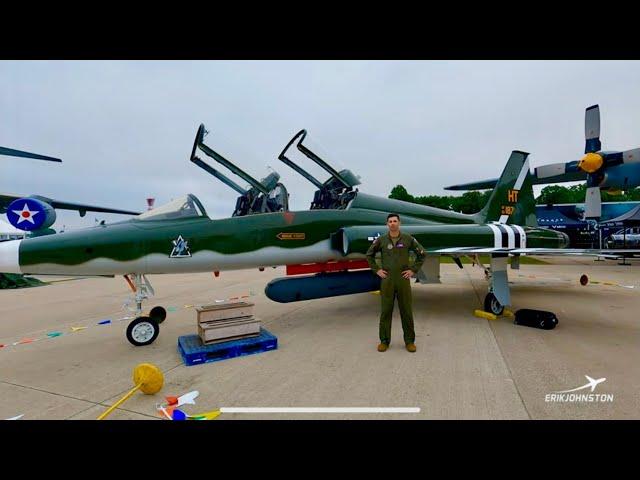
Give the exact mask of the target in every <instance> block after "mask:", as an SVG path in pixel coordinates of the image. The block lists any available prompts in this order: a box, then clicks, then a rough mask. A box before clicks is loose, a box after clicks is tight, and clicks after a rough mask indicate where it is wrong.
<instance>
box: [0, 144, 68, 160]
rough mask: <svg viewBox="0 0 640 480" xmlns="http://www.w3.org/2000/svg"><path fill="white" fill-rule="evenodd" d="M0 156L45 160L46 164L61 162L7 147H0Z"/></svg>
mask: <svg viewBox="0 0 640 480" xmlns="http://www.w3.org/2000/svg"><path fill="white" fill-rule="evenodd" d="M0 155H7V156H9V157H22V158H33V159H35V160H46V161H48V162H62V160H60V159H59V158H54V157H47V156H46V155H39V154H37V153H31V152H25V151H23V150H14V149H13V148H7V147H0Z"/></svg>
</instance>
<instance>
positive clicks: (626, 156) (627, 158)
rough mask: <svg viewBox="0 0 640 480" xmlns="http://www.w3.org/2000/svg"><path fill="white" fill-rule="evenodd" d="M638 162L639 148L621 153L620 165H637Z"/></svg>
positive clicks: (639, 157) (639, 156) (639, 160)
mask: <svg viewBox="0 0 640 480" xmlns="http://www.w3.org/2000/svg"><path fill="white" fill-rule="evenodd" d="M638 162H640V148H634V149H633V150H627V151H626V152H622V163H638Z"/></svg>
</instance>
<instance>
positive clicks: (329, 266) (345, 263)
mask: <svg viewBox="0 0 640 480" xmlns="http://www.w3.org/2000/svg"><path fill="white" fill-rule="evenodd" d="M363 268H369V264H368V263H367V261H366V260H341V261H338V262H326V263H303V264H301V265H287V275H302V274H304V273H318V272H339V271H342V270H361V269H363Z"/></svg>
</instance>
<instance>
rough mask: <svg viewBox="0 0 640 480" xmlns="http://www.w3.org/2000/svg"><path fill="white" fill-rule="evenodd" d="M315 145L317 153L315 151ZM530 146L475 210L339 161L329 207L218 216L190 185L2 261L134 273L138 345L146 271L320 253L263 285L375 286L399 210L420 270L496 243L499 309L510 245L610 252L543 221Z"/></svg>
mask: <svg viewBox="0 0 640 480" xmlns="http://www.w3.org/2000/svg"><path fill="white" fill-rule="evenodd" d="M305 135H306V132H305V131H304V130H303V131H301V132H300V133H299V134H298V135H296V137H294V139H293V140H295V139H296V138H298V137H299V136H301V138H300V140H299V142H298V145H297V147H298V149H299V150H300V151H302V152H303V153H305V151H306V152H310V151H309V150H308V149H307V148H306V147H304V145H302V140H303V139H304V136H305ZM293 140H292V141H291V142H289V144H288V145H287V147H285V150H284V151H283V152H282V153H281V155H280V157H279V158H280V159H281V160H282V159H283V158H286V156H285V152H286V150H287V149H288V148H289V147H290V146H291V145H292V143H293ZM310 153H311V154H312V152H310ZM305 154H307V153H305ZM192 156H193V153H192ZM308 156H309V158H312V159H314V157H316V158H318V157H317V156H315V154H312V155H308ZM527 157H528V154H527V153H525V152H521V151H513V152H512V153H511V156H510V158H509V160H508V162H507V165H506V167H505V169H504V171H503V173H502V176H501V177H500V179H499V180H498V182H497V185H496V187H495V189H494V190H493V193H492V195H491V197H490V199H489V201H488V203H487V205H486V206H485V207H484V208H483V209H482V210H481V211H480V212H478V213H476V214H472V215H467V214H462V213H457V212H453V211H447V210H441V209H437V208H432V207H428V206H423V205H417V204H412V203H407V202H402V201H399V200H394V199H388V198H382V197H376V196H373V195H367V194H365V193H361V192H359V191H357V190H355V191H354V190H353V188H352V185H351V186H349V185H350V182H349V181H348V179H347V176H346V175H341V174H343V173H344V172H348V171H343V172H336V171H334V170H331V172H333V173H332V178H330V179H329V180H328V181H327V182H325V183H324V184H321V183H320V182H317V184H318V185H320V186H321V187H322V188H324V187H326V186H328V185H329V186H330V185H333V186H335V185H337V183H336V181H338V180H340V179H341V180H340V181H341V182H342V183H343V185H342V187H343V188H342V190H341V193H340V195H342V197H340V198H338V200H339V201H338V202H337V203H335V205H337V206H335V205H333V204H331V202H329V203H328V204H327V205H328V206H329V207H331V208H321V205H320V204H316V203H314V204H312V209H311V210H307V211H296V212H291V211H286V210H285V211H277V212H267V213H256V214H248V215H243V216H234V217H231V218H225V219H220V220H212V219H210V218H209V217H208V216H207V214H206V212H205V209H204V207H203V206H202V204H201V203H200V201H199V200H198V199H197V198H196V197H195V196H193V195H191V194H189V195H186V196H184V197H182V198H180V199H177V200H175V201H172V202H170V203H169V204H167V205H164V206H162V207H158V208H156V209H154V210H150V211H148V212H145V213H143V214H141V215H138V216H137V217H134V218H132V219H129V220H126V221H121V222H117V223H113V224H106V225H100V226H95V227H90V228H84V229H79V230H75V231H67V232H64V233H60V234H54V235H49V236H44V237H37V238H29V239H24V240H13V241H8V242H3V243H0V271H1V272H11V273H13V272H15V273H25V274H59V275H125V278H126V279H127V281H128V282H129V283H130V285H131V286H132V287H135V288H133V289H134V291H135V301H136V306H137V315H140V316H138V318H136V319H135V320H133V321H132V322H131V324H130V325H129V327H128V328H127V338H128V340H129V341H130V342H131V343H132V344H134V345H147V344H150V343H152V342H153V341H154V340H155V338H156V337H157V335H158V333H159V324H160V323H161V322H162V321H163V320H164V319H165V318H166V311H165V309H164V308H162V307H155V308H153V309H151V311H150V313H149V314H148V315H141V313H142V301H143V300H145V299H146V298H148V297H149V296H150V295H153V289H152V288H151V285H150V283H149V281H148V279H147V278H146V275H147V274H167V273H190V272H212V271H213V272H219V271H222V270H234V269H246V268H253V267H258V268H261V269H263V268H264V267H268V266H273V267H275V266H282V265H287V266H301V265H305V264H313V265H315V266H317V267H318V268H317V269H316V270H314V271H316V272H321V273H318V274H316V275H310V276H303V277H294V278H282V279H276V280H273V281H272V282H271V283H270V284H269V285H268V286H267V288H266V289H265V292H266V294H267V296H268V297H269V298H271V299H273V300H276V301H280V302H289V301H298V300H307V299H312V298H322V297H328V296H335V295H345V294H351V293H359V292H365V291H373V290H377V289H378V288H379V285H380V284H379V278H378V277H377V276H376V275H375V274H374V273H373V272H371V270H369V269H368V267H367V264H366V261H364V258H365V253H366V251H367V249H368V247H369V245H370V244H371V242H372V241H373V240H374V239H375V238H376V237H377V236H379V235H381V234H382V233H384V232H385V231H386V227H385V223H386V217H387V214H388V213H390V212H394V213H398V214H399V215H400V216H401V218H402V231H404V232H406V233H410V234H411V235H413V236H414V237H415V238H416V239H417V240H418V241H419V242H420V243H421V244H422V245H423V246H424V248H425V249H426V252H427V260H426V261H425V262H424V264H423V267H422V269H421V270H420V271H419V272H418V274H417V282H419V283H439V281H440V273H439V268H440V259H439V257H440V255H449V256H452V257H454V259H455V260H456V263H458V266H459V267H460V268H462V264H461V262H460V260H459V257H461V256H468V255H477V254H488V255H489V256H490V258H491V265H490V268H488V269H487V272H488V279H489V281H490V282H489V293H488V294H487V296H486V298H485V305H484V306H485V309H486V310H487V311H491V312H493V313H500V312H501V311H502V309H503V306H504V305H510V303H511V299H510V294H509V286H508V282H507V261H508V258H509V256H512V257H513V259H512V260H513V261H512V268H518V266H519V262H518V259H519V256H520V255H521V254H526V255H555V254H569V255H602V253H603V252H601V251H597V250H568V249H566V248H565V247H566V246H567V245H568V237H567V236H566V235H565V234H563V233H561V232H557V231H554V230H547V229H544V228H539V227H537V224H536V216H535V205H534V197H533V190H532V187H531V178H530V174H529V161H528V159H527ZM287 160H288V159H287ZM283 161H284V160H283ZM314 161H316V160H314ZM289 162H290V161H289ZM285 163H287V162H285ZM317 163H318V164H320V163H319V162H317ZM300 170H301V169H300ZM328 171H329V170H328ZM348 173H350V172H348ZM332 182H333V183H332ZM353 183H359V182H351V184H353ZM322 188H321V190H322ZM336 188H337V187H336ZM319 191H320V190H319ZM337 191H338V190H337V189H334V190H332V192H333V193H335V192H337ZM325 193H326V191H325ZM333 193H332V195H333ZM316 198H319V196H318V195H316ZM314 205H315V207H314ZM607 252H608V254H616V253H617V251H611V250H609V251H607ZM331 262H338V263H337V265H339V266H340V268H341V269H342V270H343V271H338V272H333V273H328V272H329V271H330V270H331V269H329V268H324V267H326V266H327V265H332V263H331ZM333 265H336V264H335V263H334V264H333ZM354 269H355V270H354ZM333 270H336V269H335V268H334V269H333ZM348 270H352V271H348ZM129 277H131V278H132V279H133V282H131V280H130V279H129Z"/></svg>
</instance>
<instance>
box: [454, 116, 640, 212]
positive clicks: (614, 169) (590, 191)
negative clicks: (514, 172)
mask: <svg viewBox="0 0 640 480" xmlns="http://www.w3.org/2000/svg"><path fill="white" fill-rule="evenodd" d="M584 131H585V148H584V153H585V155H584V156H583V157H582V158H581V159H580V160H576V161H571V162H566V163H552V164H549V165H543V166H541V167H536V168H535V169H534V173H533V179H532V183H533V184H534V185H541V184H547V183H562V182H575V181H582V180H586V181H587V191H586V198H585V216H586V217H587V218H598V217H600V215H601V213H602V207H601V205H602V200H601V195H600V189H604V188H607V189H609V192H610V193H615V192H617V191H622V190H628V189H629V188H634V187H637V186H640V148H633V149H630V150H624V151H619V150H615V151H612V150H608V151H604V150H602V143H601V141H600V107H599V106H598V105H592V106H591V107H588V108H587V109H586V111H585V117H584ZM496 182H497V179H491V180H482V181H479V182H471V183H464V184H459V185H452V186H450V187H445V190H482V189H487V188H493V187H494V186H495V184H496Z"/></svg>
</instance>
